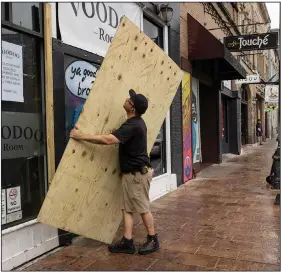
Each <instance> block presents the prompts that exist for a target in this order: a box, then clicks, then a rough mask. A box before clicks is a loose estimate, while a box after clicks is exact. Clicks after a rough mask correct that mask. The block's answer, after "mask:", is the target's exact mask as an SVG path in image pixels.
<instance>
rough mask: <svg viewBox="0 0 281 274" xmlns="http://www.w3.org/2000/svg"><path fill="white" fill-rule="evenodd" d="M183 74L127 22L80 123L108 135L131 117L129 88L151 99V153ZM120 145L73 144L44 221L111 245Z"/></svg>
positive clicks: (147, 118) (118, 190)
mask: <svg viewBox="0 0 281 274" xmlns="http://www.w3.org/2000/svg"><path fill="white" fill-rule="evenodd" d="M182 77H183V72H182V71H181V70H180V69H179V67H178V66H177V65H176V64H175V63H174V62H173V61H172V60H171V59H170V58H169V57H168V56H167V55H166V54H165V53H164V52H163V50H162V49H160V48H159V47H158V46H157V45H156V44H155V43H154V42H153V41H152V40H151V39H150V38H149V37H147V36H146V35H145V34H144V33H143V32H141V31H140V29H139V28H138V27H137V26H135V25H134V24H133V23H132V22H131V21H129V20H128V19H127V18H126V17H124V18H122V20H121V22H120V25H119V28H118V30H117V32H116V34H115V37H114V39H113V41H112V43H111V45H110V48H109V50H108V52H107V55H106V56H105V58H104V61H103V63H102V66H101V68H100V71H99V73H98V75H97V78H96V81H95V84H94V86H93V88H92V90H91V92H90V95H89V97H88V99H87V101H86V103H85V106H84V111H83V112H82V114H81V115H80V118H79V120H78V123H77V125H78V126H80V128H81V129H82V130H83V131H84V132H91V133H95V134H108V133H110V132H111V131H112V130H113V129H116V128H118V127H119V126H120V125H121V124H122V123H123V122H124V121H125V119H126V116H125V111H124V109H123V104H124V102H125V99H126V98H128V97H129V95H128V91H129V89H131V88H132V89H134V90H135V91H136V92H137V93H142V94H144V95H145V96H147V97H148V99H149V108H148V110H147V112H146V114H145V115H144V116H143V118H144V120H145V122H146V124H147V128H148V151H150V150H151V148H152V145H153V143H154V141H155V139H156V137H157V134H158V132H159V130H160V127H161V125H162V123H163V121H164V119H165V116H166V114H167V112H168V110H169V107H170V105H171V103H172V100H173V98H174V96H175V93H176V91H177V88H178V86H179V84H180V82H181V80H182ZM119 174H120V173H119V161H118V146H117V145H114V146H101V145H94V144H90V143H86V142H81V141H75V140H72V139H71V140H70V141H69V143H68V145H67V147H66V149H65V152H64V155H63V157H62V159H61V162H60V164H59V166H58V169H57V171H56V173H55V176H54V179H53V182H52V184H51V187H50V190H49V192H48V193H47V196H46V199H45V201H44V204H43V206H42V208H41V211H40V214H39V216H38V221H39V222H42V223H45V224H48V225H51V226H54V227H57V228H60V229H63V230H66V231H71V232H74V233H76V234H79V235H82V236H85V237H88V238H92V239H95V240H99V241H102V242H105V243H111V242H112V240H113V238H114V236H115V233H116V231H117V229H118V227H119V224H120V222H121V219H122V216H121V210H120V197H121V179H120V175H119Z"/></svg>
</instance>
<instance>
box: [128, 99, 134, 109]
mask: <svg viewBox="0 0 281 274" xmlns="http://www.w3.org/2000/svg"><path fill="white" fill-rule="evenodd" d="M126 101H127V102H128V103H129V104H130V105H131V106H132V107H135V106H134V104H133V103H132V102H131V101H130V99H126Z"/></svg>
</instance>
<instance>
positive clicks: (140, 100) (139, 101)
mask: <svg viewBox="0 0 281 274" xmlns="http://www.w3.org/2000/svg"><path fill="white" fill-rule="evenodd" d="M129 94H130V99H131V100H132V102H133V103H134V107H135V109H136V111H137V113H138V114H139V115H142V114H144V113H145V112H146V110H147V108H148V100H147V98H146V97H145V96H144V95H142V94H140V93H139V94H136V92H135V91H134V90H133V89H130V90H129Z"/></svg>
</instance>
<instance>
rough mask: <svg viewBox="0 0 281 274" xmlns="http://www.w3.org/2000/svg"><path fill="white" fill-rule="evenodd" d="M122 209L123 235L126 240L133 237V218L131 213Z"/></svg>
mask: <svg viewBox="0 0 281 274" xmlns="http://www.w3.org/2000/svg"><path fill="white" fill-rule="evenodd" d="M122 211H123V221H124V237H125V238H126V239H128V240H131V239H132V238H133V226H134V219H133V214H132V213H128V212H126V211H125V210H124V209H123V210H122Z"/></svg>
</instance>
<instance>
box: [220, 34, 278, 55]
mask: <svg viewBox="0 0 281 274" xmlns="http://www.w3.org/2000/svg"><path fill="white" fill-rule="evenodd" d="M224 45H225V47H226V48H227V49H228V50H229V51H238V52H239V51H251V50H265V49H276V48H277V47H278V33H277V32H270V33H259V34H251V35H240V36H228V37H224Z"/></svg>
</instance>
